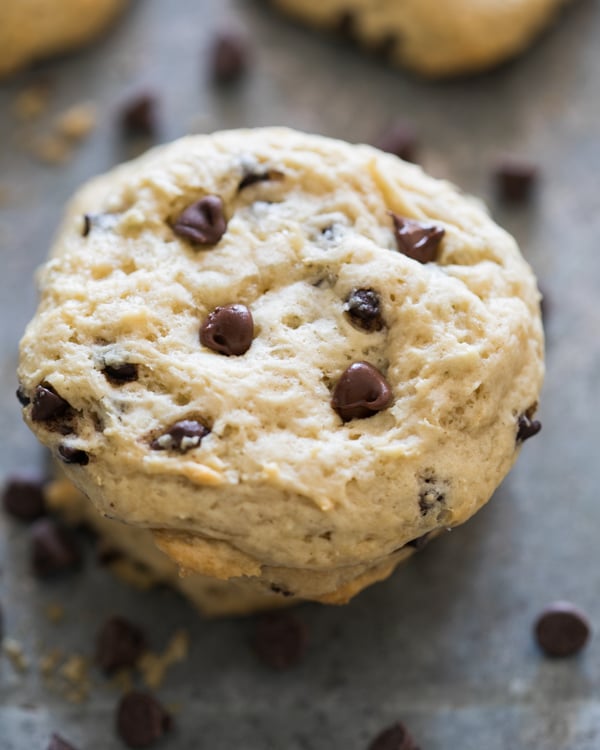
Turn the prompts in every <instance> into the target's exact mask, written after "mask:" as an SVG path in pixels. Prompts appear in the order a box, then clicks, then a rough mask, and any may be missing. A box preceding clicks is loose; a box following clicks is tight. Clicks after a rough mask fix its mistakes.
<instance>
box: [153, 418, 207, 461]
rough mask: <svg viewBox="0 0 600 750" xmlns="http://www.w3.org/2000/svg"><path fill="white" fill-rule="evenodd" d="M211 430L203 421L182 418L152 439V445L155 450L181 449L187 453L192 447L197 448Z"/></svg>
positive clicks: (181, 451)
mask: <svg viewBox="0 0 600 750" xmlns="http://www.w3.org/2000/svg"><path fill="white" fill-rule="evenodd" d="M209 432H210V430H209V429H208V427H206V425H203V424H202V422H198V421H196V420H195V419H182V420H181V421H180V422H175V424H174V425H172V426H171V427H169V429H168V430H167V432H164V433H162V434H161V435H160V436H159V437H157V438H156V439H155V440H153V441H152V443H151V444H150V447H151V448H152V450H155V451H180V453H187V451H189V450H192V448H197V447H198V446H199V445H200V443H201V442H202V438H204V437H206V436H207V435H208V433H209Z"/></svg>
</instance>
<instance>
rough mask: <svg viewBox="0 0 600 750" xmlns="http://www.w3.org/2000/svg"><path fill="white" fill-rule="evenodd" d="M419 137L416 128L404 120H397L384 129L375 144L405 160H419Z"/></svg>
mask: <svg viewBox="0 0 600 750" xmlns="http://www.w3.org/2000/svg"><path fill="white" fill-rule="evenodd" d="M418 143H419V142H418V139H417V134H416V132H415V130H414V129H413V128H412V127H411V126H410V125H408V124H407V123H404V122H397V123H395V124H394V125H392V126H391V127H390V128H388V130H386V131H384V132H383V133H382V134H381V135H380V136H379V138H377V140H376V141H375V143H374V144H373V145H374V146H375V147H376V148H378V149H380V150H381V151H387V152H388V153H389V154H394V155H395V156H398V157H400V159H404V161H412V162H415V163H416V161H417V159H416V155H417V149H418Z"/></svg>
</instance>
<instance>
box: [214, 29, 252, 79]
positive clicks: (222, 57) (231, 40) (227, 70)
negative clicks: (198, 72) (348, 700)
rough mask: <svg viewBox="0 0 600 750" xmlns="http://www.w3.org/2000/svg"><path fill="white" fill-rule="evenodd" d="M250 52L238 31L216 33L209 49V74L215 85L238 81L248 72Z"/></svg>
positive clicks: (244, 38)
mask: <svg viewBox="0 0 600 750" xmlns="http://www.w3.org/2000/svg"><path fill="white" fill-rule="evenodd" d="M249 62H250V50H249V47H248V41H247V39H246V37H245V36H244V35H243V34H242V33H240V32H239V31H234V30H231V29H230V30H228V31H221V32H220V33H218V34H217V35H216V36H215V38H214V40H213V44H212V49H211V74H212V79H213V81H214V82H215V83H219V84H227V83H233V82H234V81H238V80H239V79H240V78H242V76H243V75H244V74H245V73H246V71H247V70H248V65H249Z"/></svg>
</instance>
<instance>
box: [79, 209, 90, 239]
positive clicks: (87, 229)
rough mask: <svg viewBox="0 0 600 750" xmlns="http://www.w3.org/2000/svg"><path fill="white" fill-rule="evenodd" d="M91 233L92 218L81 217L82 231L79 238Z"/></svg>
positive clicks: (85, 215)
mask: <svg viewBox="0 0 600 750" xmlns="http://www.w3.org/2000/svg"><path fill="white" fill-rule="evenodd" d="M91 231H92V217H91V216H90V214H84V215H83V229H82V230H81V236H82V237H87V236H88V234H89V233H90V232H91Z"/></svg>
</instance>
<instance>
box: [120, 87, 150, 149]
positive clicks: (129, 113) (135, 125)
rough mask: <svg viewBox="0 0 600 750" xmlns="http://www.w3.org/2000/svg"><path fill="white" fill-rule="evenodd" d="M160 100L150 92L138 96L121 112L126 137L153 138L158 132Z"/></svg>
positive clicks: (122, 126)
mask: <svg viewBox="0 0 600 750" xmlns="http://www.w3.org/2000/svg"><path fill="white" fill-rule="evenodd" d="M157 110H158V100H157V98H156V96H155V95H154V94H152V93H149V92H143V93H140V94H136V95H135V96H134V97H132V98H131V99H130V100H129V101H128V102H127V103H126V104H125V106H124V107H123V110H122V111H121V128H122V129H123V132H124V133H125V134H126V135H133V136H143V137H145V138H152V137H154V136H155V135H156V131H157V125H156V123H157Z"/></svg>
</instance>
